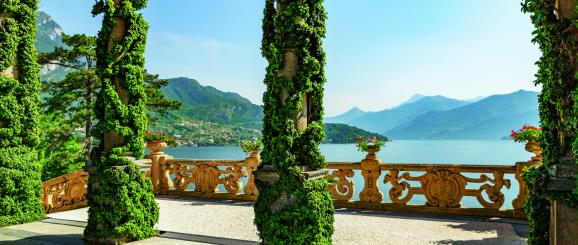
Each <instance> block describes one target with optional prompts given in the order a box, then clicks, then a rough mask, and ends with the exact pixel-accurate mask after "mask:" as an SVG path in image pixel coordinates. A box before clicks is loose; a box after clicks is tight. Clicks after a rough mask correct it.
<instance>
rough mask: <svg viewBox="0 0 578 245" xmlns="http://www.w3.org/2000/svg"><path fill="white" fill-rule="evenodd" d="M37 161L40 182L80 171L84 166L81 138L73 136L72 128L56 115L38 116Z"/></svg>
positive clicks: (60, 116) (82, 139)
mask: <svg viewBox="0 0 578 245" xmlns="http://www.w3.org/2000/svg"><path fill="white" fill-rule="evenodd" d="M40 128H41V129H42V130H41V131H40V144H39V146H38V159H39V161H40V163H41V165H42V167H43V168H42V180H43V181H44V180H49V179H52V178H56V177H58V176H62V175H65V174H67V173H70V172H74V171H76V170H79V169H81V168H82V167H84V165H85V158H84V151H83V148H82V147H83V145H82V144H83V142H84V141H85V140H84V137H83V136H77V135H74V134H73V133H74V127H71V126H70V124H68V122H66V121H65V120H64V116H62V115H61V114H58V113H48V114H43V115H41V116H40Z"/></svg>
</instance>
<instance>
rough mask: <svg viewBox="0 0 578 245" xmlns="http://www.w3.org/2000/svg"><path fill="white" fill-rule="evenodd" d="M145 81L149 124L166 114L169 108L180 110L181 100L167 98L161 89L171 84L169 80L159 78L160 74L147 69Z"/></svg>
mask: <svg viewBox="0 0 578 245" xmlns="http://www.w3.org/2000/svg"><path fill="white" fill-rule="evenodd" d="M144 82H145V84H144V86H145V93H146V94H147V110H148V113H147V116H148V120H149V124H150V123H154V122H155V121H156V119H157V118H159V117H164V116H166V115H167V114H168V113H169V110H178V109H179V108H180V107H181V102H180V101H178V100H169V99H167V98H166V97H165V94H163V92H162V91H161V88H162V87H164V86H167V85H169V81H168V80H166V79H159V75H152V74H149V73H147V72H146V71H145V78H144Z"/></svg>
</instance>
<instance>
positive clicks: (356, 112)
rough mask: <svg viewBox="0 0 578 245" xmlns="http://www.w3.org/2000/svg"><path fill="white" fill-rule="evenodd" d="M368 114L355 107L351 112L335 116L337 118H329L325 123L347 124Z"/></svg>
mask: <svg viewBox="0 0 578 245" xmlns="http://www.w3.org/2000/svg"><path fill="white" fill-rule="evenodd" d="M366 113H367V112H365V111H363V110H361V109H359V108H357V107H353V108H351V109H349V111H347V112H345V113H343V114H341V115H339V116H335V117H327V118H325V122H326V123H347V122H349V121H351V120H353V119H356V118H358V117H361V116H363V115H365V114H366Z"/></svg>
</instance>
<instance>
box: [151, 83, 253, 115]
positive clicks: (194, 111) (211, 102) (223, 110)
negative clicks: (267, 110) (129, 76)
mask: <svg viewBox="0 0 578 245" xmlns="http://www.w3.org/2000/svg"><path fill="white" fill-rule="evenodd" d="M168 81H169V84H168V86H166V87H163V88H161V91H162V92H163V93H164V94H165V95H166V96H167V97H168V98H170V99H176V100H179V101H181V103H182V106H181V110H179V111H178V112H171V115H170V116H172V117H173V118H174V119H180V120H201V121H211V122H216V123H247V122H255V121H259V120H260V119H261V118H263V109H262V108H261V106H258V105H254V104H253V103H251V101H249V100H248V99H245V98H243V97H241V96H240V95H239V94H237V93H230V92H222V91H220V90H218V89H216V88H214V87H211V86H203V85H201V84H200V83H199V82H198V81H197V80H194V79H190V78H185V77H179V78H172V79H168Z"/></svg>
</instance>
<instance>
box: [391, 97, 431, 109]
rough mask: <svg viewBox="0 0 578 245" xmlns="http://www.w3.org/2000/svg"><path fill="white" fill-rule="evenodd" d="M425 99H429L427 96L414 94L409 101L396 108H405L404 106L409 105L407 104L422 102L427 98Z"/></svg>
mask: <svg viewBox="0 0 578 245" xmlns="http://www.w3.org/2000/svg"><path fill="white" fill-rule="evenodd" d="M425 97H427V96H425V95H423V94H414V95H412V96H411V97H410V98H409V100H407V101H405V102H403V103H401V104H400V105H398V106H396V107H400V106H404V105H407V104H411V103H413V102H417V101H418V100H421V99H423V98H425ZM394 108H395V107H394Z"/></svg>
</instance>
